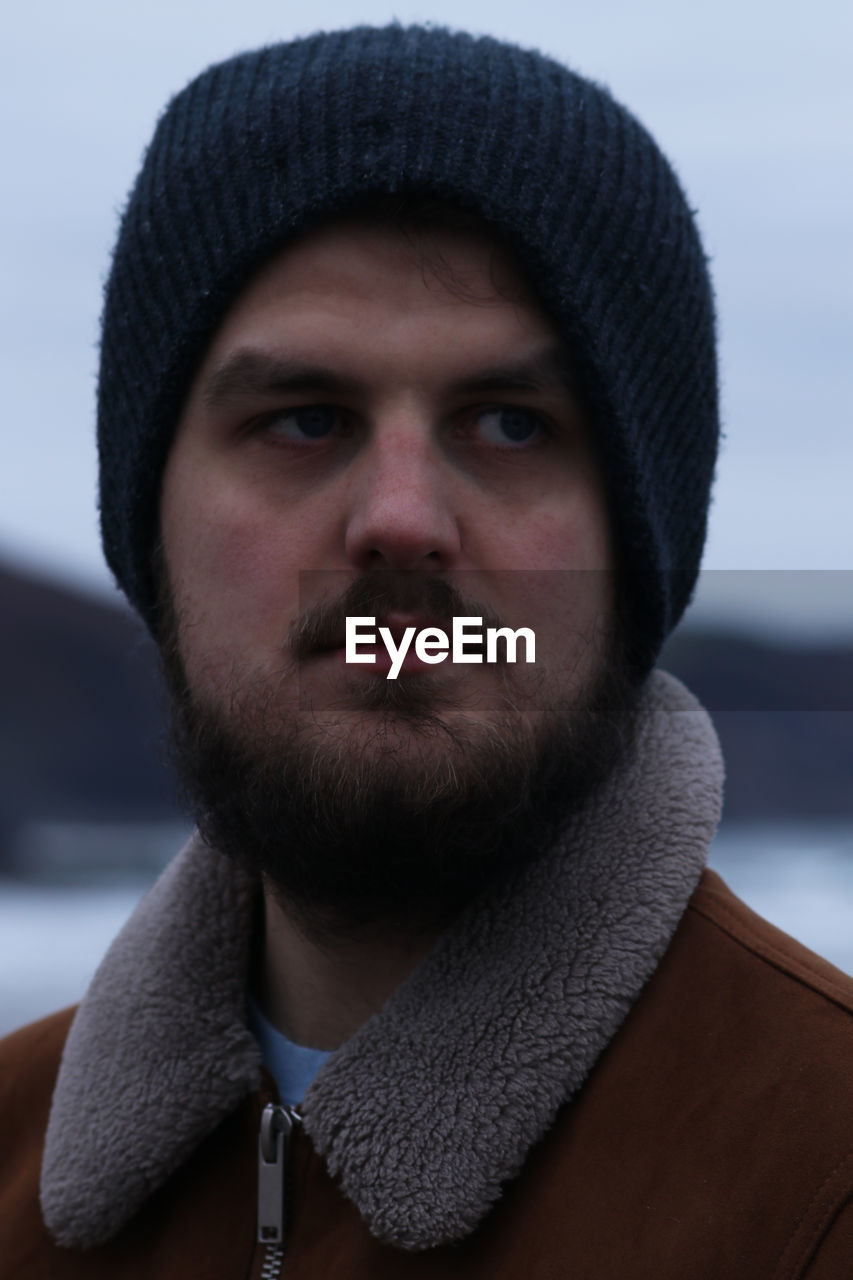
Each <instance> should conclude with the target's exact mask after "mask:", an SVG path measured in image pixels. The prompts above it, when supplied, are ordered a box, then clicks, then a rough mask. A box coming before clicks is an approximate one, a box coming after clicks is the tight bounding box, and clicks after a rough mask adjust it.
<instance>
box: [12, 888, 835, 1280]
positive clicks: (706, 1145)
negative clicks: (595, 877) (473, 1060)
mask: <svg viewBox="0 0 853 1280" xmlns="http://www.w3.org/2000/svg"><path fill="white" fill-rule="evenodd" d="M69 1021H70V1015H69V1013H67V1012H66V1013H63V1014H58V1015H56V1016H54V1017H53V1018H49V1019H47V1020H46V1021H44V1022H41V1023H37V1024H35V1025H34V1026H32V1027H28V1028H24V1029H23V1030H22V1031H20V1032H18V1033H16V1034H15V1035H13V1036H12V1037H10V1038H9V1039H7V1041H6V1042H5V1043H4V1045H3V1048H2V1058H0V1082H2V1100H0V1108H1V1109H0V1116H2V1134H3V1146H2V1165H3V1179H2V1195H1V1196H0V1276H1V1277H2V1278H3V1280H12V1277H15V1280H77V1278H78V1277H87V1280H98V1278H99V1277H103V1278H104V1280H107V1277H109V1278H110V1280H112V1278H114V1277H118V1276H120V1277H122V1278H125V1277H126V1278H127V1280H136V1278H137V1277H139V1280H142V1277H145V1278H146V1280H154V1277H156V1278H157V1280H186V1277H192V1278H193V1280H201V1278H202V1277H205V1278H207V1277H209V1278H210V1280H232V1278H233V1280H238V1278H239V1280H243V1278H244V1277H249V1276H260V1275H261V1274H262V1273H261V1267H262V1265H263V1260H264V1254H265V1250H264V1247H263V1246H260V1245H255V1243H254V1239H253V1237H254V1229H255V1168H256V1153H257V1131H258V1121H259V1113H260V1106H261V1102H262V1097H261V1096H258V1095H255V1096H253V1097H251V1098H249V1099H247V1100H246V1102H245V1103H244V1104H243V1105H242V1106H240V1107H239V1108H238V1109H237V1110H236V1111H235V1112H234V1114H233V1115H232V1116H231V1117H230V1118H228V1119H227V1120H226V1121H225V1122H224V1123H223V1124H222V1125H221V1126H220V1127H219V1128H218V1129H217V1130H216V1132H215V1133H214V1134H213V1135H212V1136H211V1137H210V1138H209V1139H207V1140H206V1141H205V1142H204V1143H203V1144H202V1146H201V1147H199V1149H198V1150H197V1151H196V1153H195V1154H194V1156H192V1157H191V1159H190V1160H189V1162H188V1163H187V1164H186V1165H185V1166H184V1167H182V1168H181V1169H180V1170H179V1171H178V1172H177V1173H176V1174H175V1175H174V1176H173V1177H172V1179H171V1180H170V1181H169V1182H168V1183H167V1184H166V1185H165V1186H164V1187H163V1188H161V1190H160V1191H159V1192H157V1193H155V1195H154V1196H153V1198H152V1199H151V1200H150V1201H149V1202H148V1203H147V1204H146V1206H145V1207H144V1209H143V1210H142V1211H141V1212H140V1213H139V1214H137V1216H136V1217H135V1218H134V1219H133V1220H132V1221H131V1223H130V1224H129V1225H128V1226H127V1227H125V1228H124V1229H123V1230H122V1231H121V1232H120V1233H119V1234H118V1235H117V1236H116V1237H115V1238H114V1239H113V1240H112V1241H110V1242H109V1243H107V1244H105V1245H102V1246H99V1247H96V1248H94V1249H92V1250H82V1249H63V1248H60V1247H58V1246H56V1245H55V1244H53V1242H52V1241H51V1240H50V1238H49V1236H48V1234H47V1232H46V1230H45V1227H44V1225H43V1223H42V1220H41V1215H40V1212H39V1208H38V1196H37V1193H38V1175H39V1165H40V1160H41V1147H42V1135H43V1132H44V1126H45V1123H46V1118H47V1110H48V1106H49V1102H50V1095H51V1090H52V1086H53V1080H54V1076H55V1073H56V1069H57V1062H58V1057H59V1053H60V1050H61V1047H62V1043H63V1040H64V1038H65V1034H66V1032H67V1029H68V1024H69ZM22 1068H24V1069H22ZM291 1158H292V1175H291V1187H290V1202H291V1205H292V1219H291V1223H290V1230H289V1239H288V1241H287V1245H286V1250H285V1258H284V1262H285V1265H284V1269H283V1271H282V1275H283V1276H284V1277H286V1280H338V1277H340V1280H385V1277H388V1280H391V1278H392V1277H394V1278H395V1280H396V1278H399V1280H403V1278H404V1277H409V1276H411V1277H424V1278H426V1277H433V1276H435V1277H439V1276H441V1277H453V1276H460V1277H462V1276H465V1277H466V1278H471V1280H474V1278H475V1277H481V1278H482V1280H503V1277H506V1278H507V1280H509V1278H510V1277H512V1278H513V1280H518V1278H519V1277H521V1278H522V1280H540V1278H542V1280H544V1278H545V1277H548V1278H549V1280H557V1277H566V1278H569V1277H571V1278H572V1280H626V1278H629V1277H630V1278H631V1280H660V1278H661V1277H673V1280H675V1278H679V1280H686V1278H688V1277H691V1278H692V1277H697V1278H698V1277H703V1278H704V1277H707V1278H708V1280H721V1278H723V1277H725V1280H764V1278H765V1277H766V1278H767V1280H771V1277H772V1278H773V1280H795V1278H799V1277H808V1280H849V1278H850V1277H851V1276H853V980H851V979H849V978H847V977H845V976H844V975H842V974H841V973H839V972H838V971H837V970H835V969H834V968H833V967H832V966H831V965H829V964H827V963H826V962H825V961H822V960H820V959H818V958H817V957H815V956H814V955H812V953H810V952H808V951H806V950H805V949H804V948H803V947H800V946H799V945H798V944H797V943H796V942H793V941H792V940H791V939H789V938H787V937H786V936H785V935H784V934H781V933H780V932H779V931H778V930H776V929H774V928H773V927H772V926H770V925H768V924H767V923H766V922H764V921H763V920H761V919H760V918H758V917H757V916H755V915H754V914H753V913H752V912H751V911H749V910H748V908H746V907H745V906H744V905H743V904H742V903H741V902H739V901H738V899H737V898H735V897H734V895H732V894H731V893H730V891H729V890H728V889H727V888H726V887H725V885H724V884H723V883H722V881H720V879H719V878H718V877H717V876H715V875H714V874H713V873H710V872H709V873H706V875H705V876H704V878H703V881H702V883H701V885H700V887H699V888H698V889H697V891H696V892H695V894H694V895H693V898H692V899H691V902H690V906H689V908H688V910H687V912H686V913H685V916H684V919H683V920H682V923H681V925H680V926H679V928H678V930H677V932H676V934H675V937H674V938H673V940H672V943H671V945H670V947H669V949H668V950H667V953H666V955H665V957H664V959H663V961H662V963H661V964H660V966H659V968H658V970H657V972H656V973H655V975H654V977H653V979H652V980H651V982H650V983H649V985H648V986H647V987H646V989H645V991H644V993H643V995H642V996H641V998H640V1000H639V1001H638V1002H637V1004H636V1005H635V1007H634V1009H633V1010H632V1012H631V1013H630V1015H629V1016H628V1018H627V1020H626V1022H625V1023H624V1025H623V1027H622V1029H621V1030H620V1031H619V1033H618V1034H617V1035H616V1037H615V1038H614V1040H613V1041H612V1043H611V1044H610V1046H609V1048H608V1049H607V1050H606V1052H605V1053H604V1055H603V1056H602V1057H601V1059H600V1060H599V1062H598V1064H597V1066H596V1067H595V1069H594V1071H593V1073H592V1075H591V1077H590V1079H589V1080H588V1082H587V1084H586V1085H585V1087H584V1088H583V1090H582V1091H581V1093H580V1094H579V1095H578V1097H577V1098H576V1099H575V1101H574V1102H573V1103H572V1104H571V1105H569V1106H567V1107H565V1108H564V1109H563V1110H562V1111H561V1113H560V1115H559V1117H558V1121H557V1123H556V1124H555V1126H554V1127H553V1128H552V1129H551V1131H550V1133H549V1134H548V1135H547V1137H546V1138H545V1139H544V1140H543V1141H542V1142H541V1143H540V1144H539V1145H538V1146H537V1147H536V1148H535V1149H534V1150H533V1151H532V1152H531V1153H530V1155H529V1156H528V1159H527V1161H526V1163H525V1165H524V1168H523V1170H522V1173H521V1175H520V1176H519V1177H518V1178H517V1179H516V1180H515V1181H514V1182H512V1183H511V1184H510V1185H509V1186H508V1187H507V1188H506V1190H505V1192H504V1195H503V1197H502V1198H501V1200H500V1201H499V1203H498V1204H497V1205H496V1207H495V1208H494V1209H493V1210H492V1211H491V1213H490V1214H489V1215H488V1216H487V1217H486V1218H485V1219H484V1220H483V1222H482V1223H481V1224H480V1226H479V1227H478V1228H477V1229H476V1230H475V1231H474V1233H473V1234H472V1235H470V1236H469V1237H468V1238H467V1239H465V1240H464V1241H462V1242H461V1243H460V1244H457V1245H445V1246H441V1247H439V1248H436V1249H433V1250H428V1251H426V1252H421V1253H408V1252H405V1251H403V1250H398V1249H394V1248H392V1247H390V1246H388V1245H385V1244H381V1243H379V1242H378V1241H377V1240H376V1239H374V1238H373V1237H372V1236H371V1235H370V1233H369V1232H368V1230H367V1229H366V1227H365V1226H364V1224H363V1223H362V1222H361V1221H360V1219H359V1217H358V1214H357V1212H356V1211H355V1209H354V1208H353V1206H352V1204H351V1203H350V1202H349V1201H347V1200H346V1199H345V1198H344V1197H343V1196H342V1195H341V1194H340V1192H339V1190H338V1189H337V1187H336V1185H335V1183H334V1181H333V1180H332V1179H331V1178H330V1177H329V1175H328V1173H327V1171H326V1169H325V1166H324V1162H323V1160H322V1159H321V1158H320V1157H319V1156H317V1155H316V1154H315V1153H314V1152H313V1151H312V1149H311V1146H310V1143H309V1142H308V1140H307V1139H306V1138H305V1136H304V1135H303V1134H299V1135H298V1136H297V1138H296V1139H295V1141H294V1143H293V1149H292V1153H291Z"/></svg>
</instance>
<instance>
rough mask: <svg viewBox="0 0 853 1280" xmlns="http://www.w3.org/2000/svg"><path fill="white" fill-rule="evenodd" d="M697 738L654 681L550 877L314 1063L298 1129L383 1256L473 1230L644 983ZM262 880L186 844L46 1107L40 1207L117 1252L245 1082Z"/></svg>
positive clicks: (94, 997) (533, 869) (704, 796)
mask: <svg viewBox="0 0 853 1280" xmlns="http://www.w3.org/2000/svg"><path fill="white" fill-rule="evenodd" d="M721 794H722V761H721V758H720V751H719V744H718V742H717V739H716V735H715V733H714V730H713V728H712V726H711V723H710V721H709V719H708V717H707V715H706V714H705V712H704V711H703V710H702V708H701V707H700V706H699V704H698V703H697V702H696V700H695V698H693V696H692V695H691V694H689V693H688V692H687V690H686V689H684V687H683V686H682V685H680V684H679V683H678V682H677V681H676V680H674V679H673V678H672V677H670V676H666V675H664V674H662V673H659V672H658V673H655V674H654V675H653V676H652V678H651V679H650V681H649V683H648V685H647V689H646V691H645V694H644V704H643V710H642V716H641V721H640V729H639V736H638V741H637V748H636V751H635V753H634V755H633V758H632V759H631V761H630V763H628V764H626V765H625V766H623V767H622V769H621V770H619V771H618V773H617V774H615V775H614V776H613V777H612V778H611V779H610V780H609V782H608V783H607V784H606V785H605V787H603V788H602V790H601V791H600V792H599V793H598V796H597V797H596V800H595V802H594V803H593V804H591V805H589V806H588V807H587V808H586V809H585V811H584V812H583V813H582V814H581V815H580V816H578V817H577V818H576V819H575V820H574V821H573V822H572V824H571V826H570V827H569V829H568V831H567V832H566V834H565V837H564V838H563V839H561V841H560V843H559V845H558V846H557V847H555V848H554V850H553V852H552V853H551V854H549V855H548V857H546V858H542V859H539V860H538V861H536V862H535V863H533V864H532V865H531V866H530V867H529V868H527V869H526V870H525V871H524V873H523V874H522V875H521V876H519V877H518V878H517V880H516V881H515V883H514V884H513V885H511V886H505V887H504V888H503V889H502V890H501V891H500V892H499V893H496V894H495V895H493V896H492V897H491V898H488V899H486V900H482V901H480V902H478V903H476V904H474V905H473V906H472V907H471V908H470V909H469V910H468V911H467V912H466V913H465V914H464V915H463V916H462V917H460V918H459V920H458V921H457V922H456V923H455V924H454V925H453V926H452V927H451V929H450V930H448V932H447V933H445V934H444V935H443V936H442V938H441V939H440V940H439V942H438V943H437V945H436V946H435V948H434V949H433V950H432V952H431V953H430V954H429V955H428V956H427V958H426V959H425V960H424V961H423V963H422V964H421V965H420V966H419V967H418V968H417V969H416V970H415V971H414V972H413V973H412V974H411V975H410V977H409V978H408V979H407V980H406V981H405V982H404V983H403V984H402V986H400V987H399V988H398V989H397V991H396V992H395V993H394V994H393V995H392V996H391V998H390V999H389V1000H388V1002H387V1003H386V1005H385V1006H384V1007H383V1009H382V1010H381V1011H380V1012H379V1013H377V1014H375V1015H374V1016H373V1017H372V1018H371V1019H370V1020H369V1021H368V1022H367V1023H365V1024H364V1026H362V1027H361V1028H360V1029H359V1030H358V1031H357V1032H356V1034H355V1035H354V1036H353V1037H352V1038H351V1039H350V1040H348V1041H347V1042H346V1043H345V1044H344V1045H343V1046H342V1047H341V1048H340V1049H339V1050H338V1051H337V1052H336V1053H334V1054H333V1055H332V1056H331V1058H330V1059H329V1061H328V1062H327V1063H326V1065H325V1066H324V1067H323V1068H322V1070H321V1071H320V1073H319V1075H318V1076H317V1078H316V1080H315V1082H314V1084H313V1085H312V1086H311V1088H310V1089H309V1090H308V1093H307V1095H306V1097H305V1102H304V1105H303V1111H304V1117H305V1129H306V1132H307V1133H308V1135H309V1136H310V1138H311V1140H312V1142H313V1145H314V1147H315V1149H316V1150H317V1151H318V1152H319V1153H320V1154H321V1155H323V1156H324V1157H325V1159H326V1162H327V1164H328V1167H329V1170H330V1172H331V1173H332V1174H333V1175H337V1176H339V1178H340V1184H341V1187H342V1189H343V1191H344V1193H345V1194H346V1195H347V1196H349V1198H350V1199H351V1200H352V1201H353V1202H354V1203H355V1204H356V1206H357V1207H358V1209H359V1211H360V1212H361V1214H362V1216H363V1217H364V1219H365V1220H366V1222H367V1224H368V1226H369V1228H370V1230H371V1231H372V1232H373V1234H374V1235H375V1236H377V1237H378V1238H379V1239H381V1240H384V1241H386V1242H388V1243H389V1244H392V1245H396V1246H398V1247H401V1248H405V1249H426V1248H430V1247H432V1246H434V1245H439V1244H443V1243H446V1242H449V1241H451V1240H458V1239H460V1238H461V1237H463V1236H465V1235H467V1234H468V1233H469V1232H471V1231H473V1229H474V1228H475V1227H476V1225H477V1224H478V1222H479V1221H480V1220H481V1218H482V1217H483V1216H484V1215H485V1213H486V1212H487V1211H488V1210H489V1209H490V1207H491V1206H492V1205H493V1204H494V1203H495V1201H496V1200H497V1198H498V1195H499V1193H500V1187H501V1184H502V1183H504V1182H505V1181H506V1180H507V1179H509V1178H512V1177H513V1176H514V1175H515V1174H516V1173H518V1171H519V1169H520V1168H521V1165H522V1163H523V1161H524V1159H525V1156H526V1155H527V1153H528V1151H529V1149H530V1147H531V1146H532V1145H533V1143H535V1142H536V1141H537V1140H538V1139H539V1138H540V1137H541V1136H542V1135H543V1134H544V1133H545V1132H546V1131H547V1129H548V1128H549V1127H550V1125H551V1124H552V1123H553V1120H554V1117H555V1115H556V1113H557V1110H558V1108H559V1107H560V1106H561V1105H562V1104H563V1103H564V1102H566V1101H567V1100H568V1099H570V1098H571V1097H572V1096H573V1095H574V1094H575V1093H576V1092H577V1090H578V1089H579V1088H580V1086H581V1085H582V1083H583V1081H584V1079H585V1078H586V1076H587V1074H588V1073H589V1071H590V1069H591V1068H592V1066H593V1064H594V1063H595V1061H596V1060H597V1058H598V1057H599V1055H600V1054H601V1052H602V1051H603V1049H604V1048H605V1046H606V1045H607V1044H608V1042H609V1041H610V1039H611V1038H612V1037H613V1035H614V1034H615V1032H616V1031H617V1029H618V1028H619V1026H620V1024H621V1023H622V1021H623V1019H624V1018H625V1016H626V1014H627V1013H628V1011H629V1009H630V1008H631V1006H632V1004H633V1003H634V1001H635V1000H636V999H637V997H638V995H639V993H640V991H641V989H642V987H643V986H644V984H645V983H646V981H647V980H648V979H649V977H650V976H651V974H652V973H653V972H654V970H655V968H656V966H657V964H658V962H659V960H660V959H661V956H662V955H663V952H664V951H665V949H666V946H667V944H668V942H669V940H670V938H671V936H672V934H673V932H674V930H675V928H676V926H677V924H678V921H679V919H680V918H681V915H682V913H683V911H684V908H685V906H686V904H687V901H688V898H689V897H690V894H691V893H692V891H693V889H694V887H695V885H696V883H697V881H698V878H699V876H700V874H701V870H702V866H703V864H704V861H705V857H706V854H707V849H708V845H709V843H710V841H711V839H712V837H713V834H714V831H715V829H716V825H717V821H718V819H719V812H720V803H721ZM255 897H256V885H255V884H253V883H252V882H251V881H250V880H249V879H248V878H247V877H246V875H245V874H244V873H242V872H241V871H239V870H238V869H237V868H236V867H234V866H233V865H232V864H231V863H230V862H228V861H226V859H225V858H223V857H222V856H221V855H219V854H217V853H215V852H213V851H211V850H210V849H208V848H206V847H205V846H204V845H203V844H202V843H201V842H200V841H199V840H198V839H193V840H191V841H190V843H189V845H188V846H187V847H186V848H185V849H184V851H183V852H182V853H181V854H180V856H179V857H178V858H177V859H176V860H175V861H174V862H173V864H172V865H171V866H170V867H169V868H168V869H167V870H166V872H165V873H164V874H163V876H162V877H161V878H160V880H159V881H158V882H157V884H156V885H155V886H154V888H153V889H152V890H151V891H150V893H149V894H148V895H147V896H146V897H145V898H144V899H143V901H142V902H141V903H140V905H139V907H138V908H137V910H136V912H135V913H134V915H133V916H132V917H131V919H130V920H129V922H128V923H127V925H126V926H125V927H124V929H123V930H122V931H121V933H120V934H119V935H118V937H117V938H116V940H115V942H114V943H113V945H112V947H111V948H110V950H109V951H108V953H107V955H106V957H105V959H104V961H103V963H102V964H101V967H100V968H99V970H98V972H97V974H96V975H95V978H94V980H93V982H92V985H91V988H90V989H89V992H88V994H87V995H86V997H85V999H84V1000H83V1002H82V1004H81V1005H80V1008H79V1010H78V1012H77V1016H76V1018H75V1020H74V1023H73V1025H72V1028H71V1032H70V1034H69V1037H68V1042H67V1045H66V1048H65V1053H64V1056H63V1060H62V1065H61V1068H60V1072H59V1077H58V1081H57V1085H56V1091H55V1093H54V1099H53V1107H52V1111H51V1116H50V1122H49V1126H48V1131H47V1140H46V1147H45V1155H44V1163H43V1168H42V1208H43V1212H44V1218H45V1222H46V1224H47V1226H48V1228H49V1230H50V1231H51V1232H52V1233H53V1235H54V1236H55V1238H56V1239H57V1240H58V1241H59V1242H60V1243H61V1244H67V1245H83V1246H85V1245H93V1244H96V1243H100V1242H102V1241H104V1240H107V1239H109V1238H110V1237H111V1236H113V1235H114V1234H115V1233H116V1232H117V1231H118V1230H119V1229H120V1228H121V1227H122V1226H123V1225H124V1223H125V1222H127V1221H128V1220H129V1219H130V1218H131V1217H132V1215H133V1214H134V1213H135V1212H136V1211H137V1210H138V1209H139V1208H140V1206H141V1205H142V1204H143V1203H144V1202H145V1200H146V1199H147V1198H148V1197H149V1196H150V1195H151V1193H152V1192H153V1191H154V1190H155V1189H156V1188H157V1187H158V1186H160V1185H161V1184H162V1183H163V1182H164V1181H165V1180H166V1178H167V1177H168V1176H169V1174H171V1173H172V1172H173V1171H174V1170H175V1169H176V1168H177V1167H178V1166H179V1165H180V1164H181V1163H182V1162H183V1161H184V1160H185V1159H186V1158H187V1157H188V1156H189V1154H190V1153H191V1152H192V1151H193V1150H194V1149H195V1147H196V1146H197V1145H198V1143H199V1142H200V1141H201V1140H202V1139H203V1138H204V1137H205V1136H206V1135H207V1134H208V1133H210V1132H211V1131H212V1130H213V1129H214V1128H215V1127H216V1125H217V1124H218V1123H219V1122H220V1121H221V1120H222V1119H223V1118H224V1117H225V1116H226V1115H227V1114H228V1113H229V1112H230V1111H231V1110H233V1109H234V1108H235V1107H236V1106H237V1105H238V1104H239V1103H240V1101H241V1100H242V1099H243V1098H244V1097H245V1095H246V1094H247V1093H249V1092H252V1091H254V1090H256V1089H257V1088H258V1086H259V1081H260V1058H259V1051H258V1048H257V1045H256V1044H255V1041H254V1040H253V1038H252V1037H251V1035H250V1034H249V1032H248V1031H247V1029H246V1017H245V987H246V974H247V967H248V946H249V937H250V931H251V919H252V911H253V905H254V901H255Z"/></svg>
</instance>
